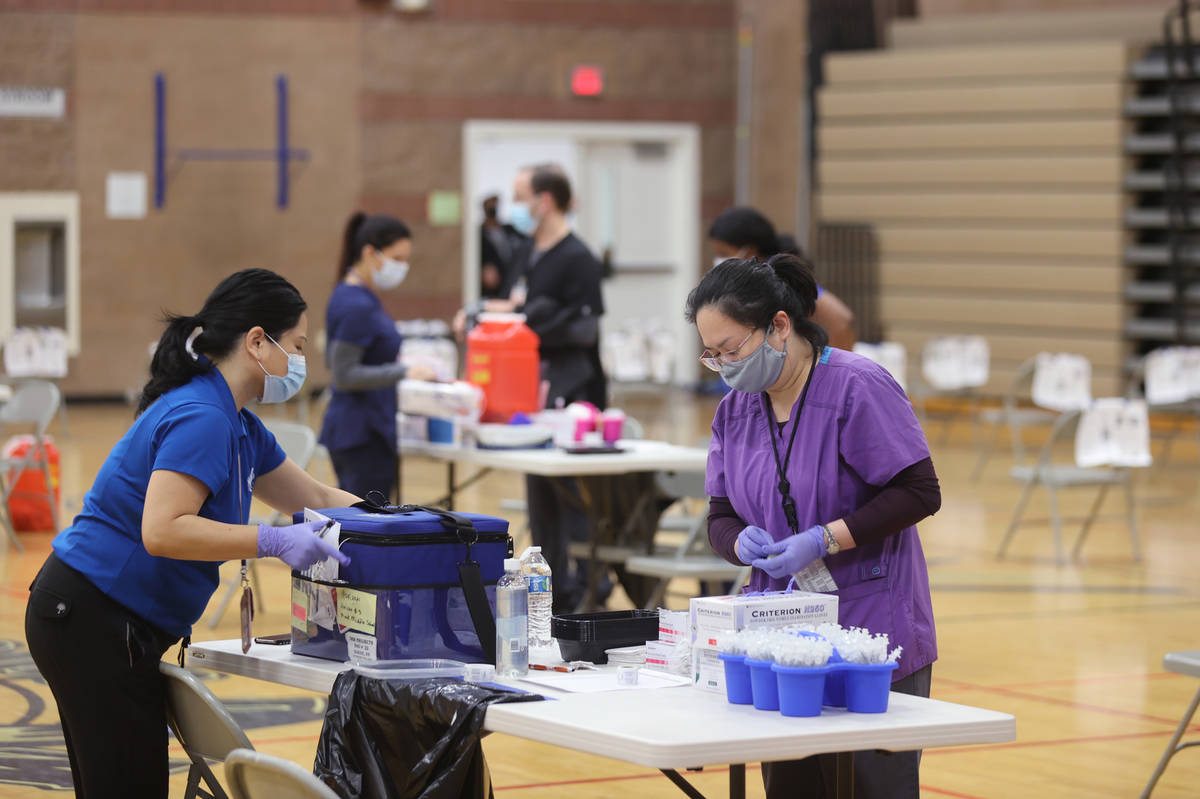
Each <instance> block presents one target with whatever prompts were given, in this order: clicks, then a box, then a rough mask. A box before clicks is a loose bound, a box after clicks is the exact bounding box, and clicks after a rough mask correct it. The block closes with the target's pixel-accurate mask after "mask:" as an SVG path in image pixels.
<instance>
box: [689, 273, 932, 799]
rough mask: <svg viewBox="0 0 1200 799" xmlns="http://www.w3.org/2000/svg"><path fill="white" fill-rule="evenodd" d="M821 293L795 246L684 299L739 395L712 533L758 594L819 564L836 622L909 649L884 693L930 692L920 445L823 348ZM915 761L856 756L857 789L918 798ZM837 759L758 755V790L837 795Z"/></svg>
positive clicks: (711, 277) (908, 415) (715, 480)
mask: <svg viewBox="0 0 1200 799" xmlns="http://www.w3.org/2000/svg"><path fill="white" fill-rule="evenodd" d="M816 297H817V284H816V280H815V279H814V277H813V273H812V267H811V265H810V264H809V263H807V262H806V261H804V260H803V259H801V258H798V257H796V256H794V255H776V256H773V257H771V258H770V259H769V260H767V261H766V262H765V263H763V262H760V261H758V260H755V259H749V260H741V259H730V260H727V261H724V262H723V263H721V264H720V265H719V266H717V267H716V268H714V269H713V270H712V271H711V272H709V273H708V274H707V275H705V276H704V279H703V280H701V281H700V285H699V286H697V287H696V288H695V290H693V291H692V293H691V295H690V296H689V297H688V303H687V318H688V321H690V322H694V323H695V324H696V328H697V330H698V331H699V333H700V338H701V340H702V341H703V343H704V346H705V347H706V350H705V352H704V355H703V356H702V358H701V361H702V362H704V364H705V365H706V366H708V367H709V368H710V369H714V370H716V371H719V372H720V373H721V375H722V377H724V379H725V381H726V382H727V383H729V385H730V386H732V387H733V388H734V389H735V390H734V391H731V392H730V393H729V394H728V395H726V397H725V398H724V399H723V400H722V401H721V404H720V405H719V406H718V407H717V412H716V416H715V418H714V419H713V425H712V432H713V439H712V445H711V446H710V448H709V453H708V473H707V479H706V489H707V492H708V495H709V496H710V497H711V502H710V507H709V517H708V534H709V540H710V541H711V542H712V545H713V549H715V550H716V551H717V552H718V553H719V554H720V555H722V556H723V557H724V558H725V559H727V560H728V561H730V562H731V563H736V564H739V565H741V564H749V565H752V566H754V571H753V574H752V576H751V578H750V586H749V589H750V590H754V591H763V590H778V589H782V588H785V587H786V586H787V584H788V581H789V580H790V579H791V577H792V575H793V574H796V573H799V572H802V571H804V570H805V569H806V568H808V567H810V566H813V565H814V564H815V563H816V562H817V561H818V560H820V561H821V562H823V564H824V566H825V567H827V573H826V575H825V577H824V579H825V580H826V581H828V580H832V584H831V583H828V582H826V584H825V586H824V588H823V589H822V590H828V591H829V592H831V593H836V594H837V596H838V597H839V611H838V616H839V619H838V620H839V621H840V622H841V624H842V625H843V626H855V627H866V628H867V629H869V630H871V631H872V632H875V633H887V634H888V637H889V638H890V640H891V645H892V646H895V645H900V646H903V647H904V653H903V655H902V656H901V658H900V668H899V669H897V670H896V672H895V673H894V677H893V679H894V682H893V683H892V690H893V691H900V692H903V693H908V694H915V695H918V696H929V685H930V675H931V671H932V663H933V661H934V660H936V659H937V642H936V639H935V636H934V629H933V607H932V604H931V602H930V597H929V575H928V572H927V570H926V567H925V556H924V554H923V553H922V551H921V540H920V538H919V537H918V536H917V529H916V527H915V526H914V525H916V523H917V522H919V521H920V520H922V519H924V518H925V517H927V516H929V515H930V514H932V513H934V512H936V511H937V510H938V508H939V507H940V506H941V493H940V490H939V488H938V480H937V475H936V474H935V473H934V470H933V462H932V461H931V460H930V457H929V446H928V445H927V444H926V442H925V435H924V434H923V433H922V432H921V426H920V424H919V423H918V422H917V419H916V417H915V415H914V414H913V410H912V405H911V404H910V403H909V401H908V398H907V397H906V396H905V395H904V392H903V391H902V390H901V389H900V386H899V385H897V384H896V381H895V380H893V379H892V377H891V376H890V375H889V374H888V373H887V371H886V370H884V369H883V368H882V367H881V366H879V365H877V364H875V363H873V362H872V361H869V360H867V359H866V358H862V357H860V356H858V355H854V354H852V353H849V352H845V351H843V350H838V349H833V348H831V347H828V346H827V344H826V342H827V338H826V334H825V331H824V330H823V329H821V327H820V326H818V325H817V324H816V323H814V322H813V321H812V320H811V318H810V317H811V316H812V314H813V309H814V306H815V303H816ZM818 571H824V570H820V569H819V567H818ZM919 764H920V752H897V753H879V752H859V753H857V754H856V757H855V764H854V772H855V788H856V790H857V795H858V796H861V797H867V798H868V799H870V797H908V796H911V797H914V799H915V797H917V796H918V795H919V789H918V783H917V770H918V766H919ZM833 766H834V761H833V756H832V755H828V756H824V755H823V756H817V757H810V758H807V759H805V760H798V761H789V762H781V763H764V764H763V781H764V783H765V785H766V791H767V796H768V797H783V796H787V797H798V796H806V797H807V796H812V797H824V796H826V795H827V794H828V795H830V796H832V791H833V774H834V772H833Z"/></svg>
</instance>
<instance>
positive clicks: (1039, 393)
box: [1032, 352, 1092, 411]
mask: <svg viewBox="0 0 1200 799" xmlns="http://www.w3.org/2000/svg"><path fill="white" fill-rule="evenodd" d="M1032 391H1033V403H1034V404H1035V405H1038V406H1040V407H1043V408H1049V409H1050V410H1054V411H1082V410H1085V409H1087V408H1088V407H1090V406H1091V404H1092V364H1091V362H1090V361H1089V360H1088V359H1087V358H1085V357H1083V356H1082V355H1074V354H1072V353H1068V352H1058V353H1049V352H1040V353H1038V356H1037V361H1036V364H1035V366H1034V370H1033V390H1032Z"/></svg>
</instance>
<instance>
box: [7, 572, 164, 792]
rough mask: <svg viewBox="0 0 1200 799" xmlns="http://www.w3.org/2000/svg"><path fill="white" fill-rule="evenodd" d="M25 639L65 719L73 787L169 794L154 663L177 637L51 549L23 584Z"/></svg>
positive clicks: (159, 678)
mask: <svg viewBox="0 0 1200 799" xmlns="http://www.w3.org/2000/svg"><path fill="white" fill-rule="evenodd" d="M25 640H26V641H27V642H28V644H29V653H30V654H31V655H32V656H33V662H34V663H36V664H37V667H38V670H39V671H40V672H41V673H42V676H43V677H45V678H46V682H47V684H49V686H50V690H51V692H53V694H54V700H55V702H56V703H57V704H58V715H59V718H60V719H61V720H62V728H63V737H64V738H66V742H67V755H68V756H69V757H70V760H71V776H72V778H73V780H74V782H75V796H76V797H79V799H107V797H113V799H118V797H130V798H131V797H155V799H157V797H166V796H167V715H166V707H165V704H164V702H165V699H164V690H165V688H164V683H163V678H162V675H161V674H159V671H158V664H159V661H160V660H161V659H162V656H163V653H164V652H166V651H167V649H168V648H170V647H171V645H173V644H174V643H175V641H176V640H178V639H177V638H175V637H174V636H171V635H169V634H168V633H166V632H164V631H162V630H160V629H158V628H157V627H155V626H154V625H152V624H150V623H148V622H146V621H145V620H144V619H142V618H140V617H138V616H137V615H135V614H133V613H131V612H129V611H128V610H126V609H125V608H123V607H122V606H120V605H118V604H117V603H116V602H114V601H113V600H111V599H109V598H108V597H107V596H106V595H105V594H104V593H102V592H101V591H100V589H98V588H96V586H94V585H93V584H92V583H91V582H90V581H89V580H88V579H87V578H86V577H84V576H83V575H82V574H80V573H79V572H77V571H75V570H74V569H72V568H71V567H69V566H67V565H66V564H65V563H63V562H62V561H60V560H59V559H58V558H57V557H56V556H55V555H53V554H51V555H50V557H49V558H48V559H47V560H46V563H45V565H43V566H42V570H41V572H39V573H38V576H37V577H36V578H34V581H33V584H32V585H31V586H30V594H29V605H28V606H27V607H26V610H25Z"/></svg>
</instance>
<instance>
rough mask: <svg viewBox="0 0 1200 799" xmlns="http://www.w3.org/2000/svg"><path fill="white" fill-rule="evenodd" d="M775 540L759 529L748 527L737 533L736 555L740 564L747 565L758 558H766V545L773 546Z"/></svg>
mask: <svg viewBox="0 0 1200 799" xmlns="http://www.w3.org/2000/svg"><path fill="white" fill-rule="evenodd" d="M774 542H775V539H774V538H772V537H771V534H770V533H768V532H767V531H766V530H764V529H762V528H761V527H754V526H750V527H747V528H746V529H745V530H742V531H741V532H740V533H738V537H737V554H738V557H739V558H741V559H742V563H746V564H749V563H751V562H753V561H754V560H757V559H758V558H765V557H766V556H767V550H766V546H767V544H773V543H774Z"/></svg>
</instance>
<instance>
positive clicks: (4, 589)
mask: <svg viewBox="0 0 1200 799" xmlns="http://www.w3.org/2000/svg"><path fill="white" fill-rule="evenodd" d="M0 593H5V594H8V595H9V596H15V597H16V598H17V599H25V600H28V599H29V590H28V589H26V588H9V587H8V586H7V585H0Z"/></svg>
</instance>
